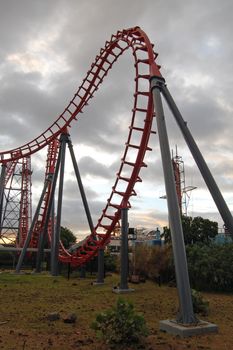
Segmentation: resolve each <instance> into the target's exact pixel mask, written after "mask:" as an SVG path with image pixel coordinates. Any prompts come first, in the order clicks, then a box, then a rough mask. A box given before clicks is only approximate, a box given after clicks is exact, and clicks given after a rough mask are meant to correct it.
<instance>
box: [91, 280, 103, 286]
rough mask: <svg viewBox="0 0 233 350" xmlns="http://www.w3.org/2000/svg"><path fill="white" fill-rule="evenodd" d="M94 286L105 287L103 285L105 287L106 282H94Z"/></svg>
mask: <svg viewBox="0 0 233 350" xmlns="http://www.w3.org/2000/svg"><path fill="white" fill-rule="evenodd" d="M92 285H93V286H103V285H104V282H98V281H95V282H92Z"/></svg>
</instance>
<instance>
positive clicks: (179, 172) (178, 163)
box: [172, 146, 197, 216]
mask: <svg viewBox="0 0 233 350" xmlns="http://www.w3.org/2000/svg"><path fill="white" fill-rule="evenodd" d="M172 166H173V171H174V177H175V184H176V193H177V198H178V203H179V208H180V213H181V215H186V216H187V215H188V204H189V200H190V196H191V192H192V191H193V190H195V189H196V188H197V187H195V186H186V183H185V170H184V161H183V159H182V157H181V156H179V155H178V151H177V146H176V151H175V155H174V154H173V150H172Z"/></svg>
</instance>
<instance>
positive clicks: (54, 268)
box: [51, 133, 68, 276]
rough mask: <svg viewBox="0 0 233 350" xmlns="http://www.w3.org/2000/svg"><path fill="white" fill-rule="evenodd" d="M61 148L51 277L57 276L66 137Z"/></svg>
mask: <svg viewBox="0 0 233 350" xmlns="http://www.w3.org/2000/svg"><path fill="white" fill-rule="evenodd" d="M60 141H61V146H60V152H61V164H60V178H59V188H58V201H57V220H56V226H55V232H54V237H53V244H52V248H53V249H52V250H51V274H52V275H53V276H57V275H58V273H59V272H58V263H59V261H58V257H59V242H60V232H61V211H62V194H63V184H64V170H65V156H66V143H67V142H68V135H67V134H66V133H65V134H62V135H61V137H60Z"/></svg>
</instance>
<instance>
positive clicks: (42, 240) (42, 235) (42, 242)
mask: <svg viewBox="0 0 233 350" xmlns="http://www.w3.org/2000/svg"><path fill="white" fill-rule="evenodd" d="M54 176H55V175H54ZM47 181H48V183H49V184H51V182H52V181H53V174H48V177H47ZM55 186H56V183H55ZM48 212H49V208H48V210H47V213H46V219H45V224H44V227H43V228H42V232H41V233H40V237H39V240H38V247H37V249H38V250H37V256H36V269H35V272H37V273H39V272H41V262H42V260H43V256H44V246H45V241H46V237H47V230H48V222H49V219H50V212H49V215H48V219H47V214H48ZM46 223H47V225H46Z"/></svg>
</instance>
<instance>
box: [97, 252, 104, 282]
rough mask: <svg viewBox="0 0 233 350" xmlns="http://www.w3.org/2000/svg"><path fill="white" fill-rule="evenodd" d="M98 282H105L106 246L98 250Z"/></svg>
mask: <svg viewBox="0 0 233 350" xmlns="http://www.w3.org/2000/svg"><path fill="white" fill-rule="evenodd" d="M96 282H97V283H104V248H100V249H99V251H98V274H97V281H96Z"/></svg>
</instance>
